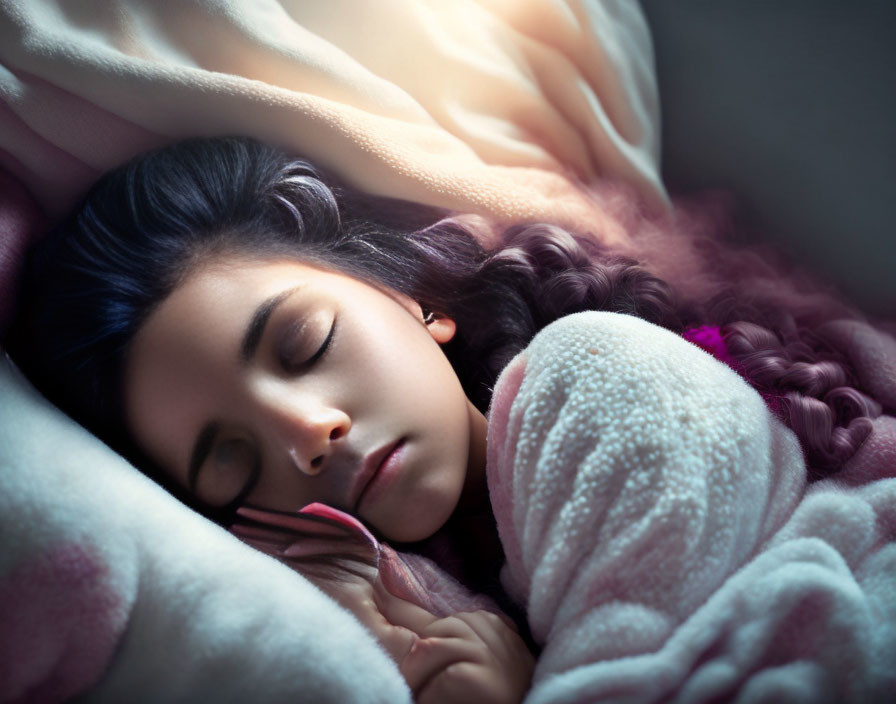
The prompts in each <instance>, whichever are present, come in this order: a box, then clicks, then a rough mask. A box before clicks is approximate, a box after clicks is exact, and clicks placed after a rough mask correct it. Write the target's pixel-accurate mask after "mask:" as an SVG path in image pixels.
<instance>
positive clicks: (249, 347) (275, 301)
mask: <svg viewBox="0 0 896 704" xmlns="http://www.w3.org/2000/svg"><path fill="white" fill-rule="evenodd" d="M300 288H301V286H294V287H292V288H288V289H286V290H285V291H281V292H280V293H277V294H274V295H273V296H271V297H270V298H267V299H265V300H264V301H262V302H261V304H259V306H258V308H256V309H255V312H254V313H253V314H252V319H251V320H250V321H249V325H248V326H247V327H246V334H245V335H243V342H242V344H241V345H240V363H241V364H243V365H246V364H248V363H249V361H250V360H251V359H252V357H254V356H255V351H256V350H257V349H258V344H259V343H260V342H261V337H262V335H264V328H265V325H267V323H268V319H269V318H270V317H271V314H272V313H273V312H274V311H275V310H276V309H277V306H279V305H280V304H281V303H283V301H285V300H286V299H287V298H289V297H290V296H291V295H292V294H294V293H295V292H296V291H298V290H299V289H300Z"/></svg>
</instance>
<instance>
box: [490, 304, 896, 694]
mask: <svg viewBox="0 0 896 704" xmlns="http://www.w3.org/2000/svg"><path fill="white" fill-rule="evenodd" d="M839 332H840V334H845V332H846V331H843V330H841V331H839ZM890 342H892V340H890ZM881 359H883V357H881ZM878 361H880V360H878ZM878 366H879V365H878ZM889 383H890V384H891V385H892V379H891V380H890V382H889ZM893 421H894V419H893V418H892V417H889V416H881V417H880V418H878V419H876V421H875V423H876V427H875V433H874V434H873V435H872V437H871V439H870V440H869V441H868V443H867V444H866V447H865V448H863V449H862V451H860V453H859V454H858V455H857V457H856V458H855V459H854V460H853V466H851V467H849V468H848V469H847V470H846V471H845V472H843V473H842V474H841V475H840V476H839V477H838V478H837V479H831V480H824V481H818V482H815V483H814V484H809V485H807V482H806V473H805V467H804V464H803V460H802V456H801V452H800V449H799V446H798V443H797V441H796V439H795V437H794V436H793V434H792V433H791V432H790V431H789V430H788V429H787V428H785V427H784V426H783V425H782V424H781V423H780V422H779V421H778V420H777V419H776V418H775V417H774V416H773V415H772V414H771V413H770V412H769V411H768V409H767V408H766V406H765V404H764V402H763V400H762V398H761V397H760V396H759V395H758V394H757V393H756V392H754V391H753V390H752V389H751V388H750V387H749V386H748V385H747V384H746V383H745V382H744V381H743V380H742V379H741V378H740V377H739V376H738V375H737V374H736V373H734V372H733V371H732V370H731V369H729V368H728V367H726V366H725V365H724V364H722V363H721V362H718V361H717V360H715V359H714V358H712V357H711V356H709V355H708V354H706V353H704V352H703V351H702V350H700V349H699V348H698V347H696V346H695V345H692V344H691V343H689V342H687V341H685V340H683V339H682V338H680V337H678V336H676V335H674V334H672V333H670V332H668V331H665V330H663V329H660V328H657V327H655V326H653V325H650V324H648V323H646V322H644V321H641V320H639V319H636V318H631V317H627V316H622V315H617V314H612V313H583V314H579V315H575V316H569V317H567V318H564V319H562V320H560V321H558V322H556V323H554V324H553V325H551V326H549V327H548V328H546V329H545V330H543V331H542V332H541V333H540V334H539V335H538V336H537V337H536V338H535V340H534V341H533V342H532V343H531V345H530V346H529V347H528V348H527V349H526V350H525V351H524V352H523V353H521V354H520V355H519V356H518V357H517V358H516V359H515V360H514V361H513V362H512V363H511V364H510V365H509V366H508V368H507V369H506V370H505V371H504V373H503V375H502V376H501V378H500V379H499V381H498V384H497V386H496V390H495V396H494V399H493V403H492V410H491V416H490V426H489V488H490V492H491V496H492V503H493V506H494V508H495V513H496V517H497V520H498V527H499V530H500V534H501V539H502V542H503V543H504V546H505V549H506V555H507V563H506V565H505V567H504V570H503V573H502V580H503V582H504V584H505V586H506V588H507V589H508V590H509V591H510V592H511V593H512V595H513V596H514V597H515V598H516V599H517V600H519V601H520V602H521V603H522V604H524V605H525V607H526V609H527V612H528V618H529V621H530V625H531V627H532V631H533V635H534V637H535V638H536V640H537V641H538V642H539V643H541V644H543V645H544V651H543V653H542V654H541V657H540V659H539V662H538V665H537V669H536V673H535V680H534V685H533V689H532V691H531V693H530V695H529V697H528V699H527V702H532V703H535V702H551V703H552V704H556V703H558V702H599V701H614V702H621V701H625V702H654V701H676V702H710V701H737V702H773V701H774V702H783V701H787V702H795V701H800V702H873V701H892V698H891V697H892V696H893V694H894V692H896V479H893V478H892V477H888V475H891V474H893V469H894V463H893V448H894V447H896V443H894V442H893V437H894V436H893V427H894V423H893ZM887 433H889V437H888V436H887ZM876 443H877V444H876ZM887 448H889V450H888V449H887ZM888 452H889V454H888ZM858 465H862V466H861V467H860V466H858Z"/></svg>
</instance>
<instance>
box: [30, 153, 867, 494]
mask: <svg viewBox="0 0 896 704" xmlns="http://www.w3.org/2000/svg"><path fill="white" fill-rule="evenodd" d="M600 197H602V198H603V199H604V205H605V207H606V209H607V211H608V212H610V213H611V214H613V215H614V217H616V218H617V220H619V221H621V222H622V223H623V225H624V226H625V227H626V228H627V230H628V231H629V232H630V233H631V234H632V241H631V245H628V246H626V247H625V248H624V249H623V248H621V247H620V248H616V249H614V250H611V249H609V248H608V247H606V246H603V245H600V244H597V243H596V242H595V241H594V240H592V239H580V238H577V237H575V236H573V235H572V234H570V233H569V232H567V231H566V230H563V229H562V228H559V227H556V226H553V225H547V224H526V225H519V226H515V227H511V228H510V229H508V230H507V231H505V232H504V233H503V234H502V235H501V236H500V237H499V238H498V244H497V246H496V247H495V248H493V249H491V250H486V249H484V248H483V246H482V245H481V244H480V241H479V239H477V237H476V236H475V235H474V234H473V232H472V231H471V228H470V227H469V226H468V225H469V219H468V218H464V217H449V214H448V213H445V212H442V211H438V210H435V209H432V208H427V207H423V206H419V205H416V204H412V203H407V202H404V201H396V200H391V199H383V198H374V197H371V196H367V195H365V194H362V193H358V192H357V191H354V190H352V189H350V188H347V187H345V186H343V185H341V184H339V183H338V182H336V180H335V179H332V178H330V177H327V176H325V175H323V174H321V173H320V172H319V171H318V170H316V169H315V168H314V167H313V166H311V165H310V164H308V163H307V162H306V161H304V160H301V159H297V158H295V157H293V156H290V155H287V154H285V153H283V152H280V151H278V150H276V149H274V148H272V147H270V146H267V145H264V144H261V143H259V142H256V141H254V140H249V139H243V138H212V139H194V140H187V141H185V142H181V143H178V144H174V145H171V146H169V147H165V148H163V149H161V150H157V151H155V152H150V153H149V154H146V155H143V156H141V157H138V158H136V159H135V160H133V161H131V162H129V163H128V164H125V165H124V166H122V167H120V168H118V169H116V170H114V171H112V172H110V173H109V174H107V175H105V176H104V177H103V178H102V179H100V181H99V182H98V183H97V184H96V185H95V186H94V188H93V189H92V190H91V192H90V193H89V194H88V195H87V197H86V199H85V201H84V202H83V204H82V205H81V207H80V208H79V209H78V211H77V212H76V213H75V214H74V215H73V216H72V217H71V218H70V219H69V220H68V221H66V222H65V223H63V224H62V225H61V226H60V227H59V228H57V230H56V231H54V232H53V233H51V234H50V235H49V236H47V237H46V238H44V240H43V241H42V242H41V243H40V245H39V246H38V248H37V249H36V250H35V252H34V253H33V255H32V258H31V264H30V266H29V269H28V275H27V284H26V290H25V298H26V300H27V301H28V305H27V307H26V308H25V310H24V313H23V315H22V316H21V317H20V321H19V324H18V325H17V330H18V333H17V334H16V337H17V338H18V339H20V340H21V341H22V342H21V344H19V345H17V346H18V347H19V348H20V349H21V353H20V354H19V355H18V357H19V359H20V362H21V363H22V364H23V366H24V367H26V371H28V372H29V373H30V374H31V376H32V377H33V378H34V379H35V381H36V382H37V383H38V385H39V386H40V387H41V388H42V389H43V390H44V392H45V393H47V395H48V396H49V397H50V398H51V399H52V400H53V401H55V402H56V403H57V404H58V405H59V406H61V407H62V408H63V409H64V410H66V411H67V412H68V413H70V414H71V415H72V416H73V417H75V418H76V419H78V420H79V421H80V422H82V423H83V424H84V425H85V426H86V427H88V429H90V430H91V431H93V432H94V433H96V434H97V435H99V436H100V437H102V438H104V439H105V440H106V441H107V442H109V443H110V444H111V445H112V446H113V447H115V448H116V449H118V450H119V451H120V452H122V453H124V454H125V455H126V456H128V457H129V458H131V459H132V460H133V461H135V462H136V463H137V464H138V465H140V466H143V467H151V465H150V464H149V463H148V461H147V459H146V458H145V457H143V456H142V455H141V453H140V452H139V449H138V448H136V447H134V446H133V444H132V443H131V441H130V439H129V435H128V432H127V428H125V427H124V426H123V425H122V423H123V421H122V419H123V418H124V414H123V413H122V395H123V390H122V371H123V365H124V359H125V356H126V354H127V350H128V346H129V344H130V342H131V339H132V338H133V336H134V334H135V333H136V331H137V330H138V329H139V327H140V325H141V324H142V323H143V321H145V320H146V318H147V316H148V315H149V314H150V313H151V312H152V310H153V309H154V307H155V306H156V305H158V304H159V302H161V301H162V300H164V298H165V297H166V296H167V295H168V294H169V293H170V292H171V291H172V290H173V289H174V288H175V287H176V286H177V284H178V282H179V281H181V280H182V278H183V277H184V276H185V275H186V274H187V273H188V272H189V271H190V270H191V268H192V267H193V266H195V265H196V263H197V262H200V261H202V260H203V259H204V258H207V257H210V256H214V255H216V254H219V253H239V254H244V255H250V256H255V257H266V256H278V257H282V256H290V257H295V258H297V259H299V260H302V261H305V262H308V263H312V264H317V265H322V266H326V267H329V268H332V269H335V270H337V271H342V272H344V273H347V274H350V275H353V276H356V277H358V278H360V279H362V280H365V281H368V282H371V283H376V284H380V285H386V286H388V287H391V288H393V289H395V290H397V291H400V292H402V293H404V294H407V295H408V296H410V297H411V298H413V299H415V300H417V301H418V302H419V303H420V304H421V306H422V307H423V308H425V309H428V310H433V311H438V312H441V313H443V314H446V315H449V316H450V317H452V318H454V320H455V321H456V322H457V329H458V332H457V334H456V336H455V338H454V339H453V340H452V341H451V342H450V343H449V344H448V345H446V346H445V352H446V355H447V356H448V358H449V359H450V361H451V362H452V364H453V366H454V368H455V371H456V372H457V374H458V377H459V378H460V380H461V383H462V384H463V386H464V389H465V391H466V392H467V394H468V396H469V397H470V399H471V400H472V401H473V403H474V404H476V405H477V406H478V407H479V408H480V409H483V410H484V409H485V408H486V407H487V405H488V402H489V399H490V396H491V389H492V386H493V384H494V381H495V379H496V378H497V375H498V374H499V373H500V371H501V369H503V367H504V366H505V365H506V364H507V362H508V361H509V360H510V359H511V358H512V357H513V356H514V355H515V354H516V353H517V352H518V351H520V350H521V349H522V348H523V347H524V346H525V345H526V344H527V343H528V342H529V340H530V339H531V338H532V336H533V335H534V334H535V333H536V332H537V331H538V330H539V329H541V328H542V327H544V326H545V325H546V324H548V323H550V322H551V321H552V320H555V319H556V318H558V317H560V316H562V315H566V314H569V313H573V312H577V311H581V310H588V309H598V310H608V311H614V312H620V313H626V314H630V315H635V316H638V317H641V318H644V319H646V320H648V321H650V322H653V323H656V324H658V325H662V326H664V327H667V328H669V329H672V330H675V331H678V332H680V331H682V330H683V329H684V327H685V326H687V325H695V324H702V323H709V324H716V325H723V326H726V327H724V334H725V339H726V342H727V343H728V344H729V346H730V348H731V351H732V355H733V356H734V357H735V358H736V359H738V360H740V361H742V362H743V368H744V369H745V370H746V375H747V377H748V378H749V379H750V380H751V381H752V382H753V383H754V384H755V385H756V386H757V388H761V389H762V390H764V392H766V393H773V394H777V395H779V396H781V397H782V398H784V399H786V403H787V408H788V412H787V415H786V418H785V420H787V422H788V423H789V424H790V426H791V427H792V428H793V429H794V431H795V432H796V434H797V436H798V437H799V439H800V442H801V443H802V444H803V447H804V448H805V450H806V453H807V457H808V458H809V462H810V464H811V465H812V466H813V468H815V469H820V470H828V471H830V470H833V469H836V468H837V467H839V466H841V465H842V463H843V462H844V461H845V460H846V459H848V457H849V456H851V453H852V452H854V451H855V449H856V448H857V447H858V444H860V442H861V440H862V439H863V438H864V437H865V435H867V432H868V427H869V420H868V418H870V417H873V416H874V415H875V414H876V413H879V412H880V410H879V406H878V405H877V404H876V403H875V402H874V401H873V400H872V399H870V398H869V397H868V396H866V395H865V394H864V393H863V392H862V390H861V389H859V388H858V387H857V386H856V384H855V380H854V379H853V378H852V377H851V375H850V373H849V367H848V365H847V364H846V362H845V361H843V360H841V359H839V358H836V355H834V354H833V353H832V351H830V350H827V349H825V348H823V347H822V346H820V345H818V344H816V342H815V341H813V340H812V339H811V338H810V337H808V336H807V335H806V334H805V330H807V329H810V328H811V325H812V324H813V321H814V323H817V322H819V321H820V320H823V319H828V318H830V317H831V316H832V315H833V314H835V313H837V312H838V311H839V310H841V309H840V308H838V307H837V305H836V304H835V303H832V300H833V299H830V298H829V297H825V296H823V295H820V294H817V293H816V292H814V291H810V290H808V289H806V290H805V291H803V290H799V287H797V286H795V285H794V286H789V284H788V286H789V287H788V286H782V283H781V282H782V281H790V279H782V278H781V276H780V271H779V270H778V269H776V268H775V267H774V266H773V265H772V264H770V263H769V260H768V259H767V258H765V257H762V256H759V255H758V254H755V253H747V254H742V253H741V254H735V253H733V250H732V248H731V247H729V246H726V245H725V244H724V243H720V242H719V241H718V238H717V237H716V235H717V230H718V228H717V227H716V225H717V223H716V222H715V221H714V220H713V218H711V217H707V216H706V209H703V210H702V211H701V213H699V217H698V216H695V215H694V214H693V213H689V212H688V211H687V209H679V210H677V211H675V213H673V215H672V216H668V217H666V218H665V219H662V218H661V219H656V218H650V217H647V216H646V215H644V214H643V213H641V212H640V211H638V210H637V207H636V206H635V205H633V203H634V202H635V201H634V200H633V199H631V198H629V197H627V196H626V194H625V193H624V192H623V191H610V190H608V191H606V192H605V193H603V194H600ZM701 228H702V229H701ZM598 235H599V233H598ZM667 281H668V282H669V283H667ZM850 314H851V313H850ZM822 407H823V408H822ZM824 409H827V410H824ZM152 473H153V474H155V475H158V476H157V478H159V479H160V480H162V481H164V473H160V472H158V471H157V470H156V471H153V472H152ZM169 488H172V489H173V487H171V486H170V485H169ZM182 498H183V497H182Z"/></svg>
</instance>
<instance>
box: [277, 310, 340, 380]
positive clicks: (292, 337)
mask: <svg viewBox="0 0 896 704" xmlns="http://www.w3.org/2000/svg"><path fill="white" fill-rule="evenodd" d="M305 327H306V326H304V325H303V326H295V327H294V328H292V329H291V330H290V332H289V333H288V334H287V335H286V336H284V338H283V339H282V340H281V342H280V346H279V352H278V355H279V357H280V366H281V367H282V368H283V371H285V372H286V373H287V374H297V373H299V372H301V371H304V370H305V369H308V368H310V367H311V366H312V365H314V364H315V363H316V362H317V361H318V360H320V359H321V358H323V356H324V355H325V354H326V353H327V350H329V348H330V343H331V342H332V341H333V335H334V333H335V332H336V318H333V321H332V323H330V329H329V331H328V332H327V335H326V337H324V340H323V342H322V343H321V344H320V346H319V347H318V348H317V349H316V350H315V351H314V352H313V353H312V354H311V355H310V356H306V354H305V353H304V352H303V350H302V347H303V343H304V339H303V338H304V337H305V336H304V335H303V334H302V332H303V330H304V328H305Z"/></svg>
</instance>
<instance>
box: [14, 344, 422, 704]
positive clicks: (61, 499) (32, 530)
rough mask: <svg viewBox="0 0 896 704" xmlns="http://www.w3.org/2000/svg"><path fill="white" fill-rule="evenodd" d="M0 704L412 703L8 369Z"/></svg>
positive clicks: (368, 646)
mask: <svg viewBox="0 0 896 704" xmlns="http://www.w3.org/2000/svg"><path fill="white" fill-rule="evenodd" d="M0 388H2V403H0V544H2V546H3V549H2V551H0V604H2V612H0V702H17V703H24V702H41V704H52V703H53V702H64V701H68V700H69V699H71V698H72V697H73V696H75V695H77V694H83V697H84V698H83V699H79V701H89V702H115V703H116V704H117V703H118V702H125V701H126V702H205V701H215V702H249V701H251V702H286V701H289V702H309V703H310V702H314V703H317V702H334V703H335V702H347V701H351V702H383V704H391V703H392V702H409V701H410V698H411V697H410V693H409V691H408V689H407V686H406V685H405V683H404V680H403V679H402V677H401V675H400V674H399V672H398V670H397V668H396V667H395V666H394V664H393V663H392V661H391V660H390V659H389V658H388V656H387V655H386V654H385V652H384V651H382V650H380V648H379V646H378V645H377V644H376V642H375V641H374V640H373V639H372V637H371V636H370V635H369V634H368V633H367V631H365V630H364V629H363V628H362V627H361V625H360V624H359V623H358V622H357V621H356V620H355V619H354V618H353V617H351V616H350V614H349V613H348V612H346V611H344V610H343V609H342V608H341V607H339V606H338V605H337V604H336V603H335V602H333V601H331V600H330V598H329V597H327V596H326V595H324V594H323V593H322V592H320V591H319V590H318V589H317V588H315V587H314V586H312V585H311V583H310V582H308V581H307V580H305V579H304V578H303V577H301V576H299V575H298V574H297V573H295V572H294V571H292V570H290V569H288V568H287V567H285V566H284V565H282V564H279V563H278V562H277V561H275V560H273V559H272V558H270V557H267V556H266V555H263V554H261V553H260V552H258V551H256V550H252V549H251V548H249V547H248V546H246V545H244V544H242V543H241V542H240V541H239V540H237V539H236V538H235V537H234V536H232V535H229V534H228V533H227V532H226V531H224V530H223V529H221V528H218V527H217V526H215V525H214V524H212V523H210V522H209V521H207V520H205V519H203V518H201V517H200V516H198V515H197V514H195V513H193V512H192V511H190V510H189V509H187V508H186V507H184V506H183V505H182V504H180V503H179V502H178V501H176V500H175V499H174V498H172V497H171V496H170V495H168V494H167V493H166V492H164V491H163V490H162V489H161V488H159V487H158V486H156V485H155V484H153V483H152V482H150V481H149V480H148V479H147V478H146V477H144V476H143V475H141V474H140V473H139V472H137V470H135V469H134V468H133V467H131V466H129V465H128V464H127V463H125V462H124V461H123V460H122V459H120V458H118V457H117V456H116V455H115V454H114V453H112V452H111V451H110V450H108V449H107V448H106V447H105V446H104V445H102V444H101V443H100V442H99V441H98V440H96V439H95V438H93V437H92V436H90V435H89V434H88V433H86V432H85V431H83V430H82V429H81V428H80V427H78V426H77V425H76V424H74V423H73V422H71V421H70V420H68V419H67V418H65V417H64V416H62V414H60V413H59V412H58V411H56V410H54V409H53V408H52V407H51V406H50V405H49V404H48V403H46V402H45V401H44V400H43V399H42V398H40V397H39V396H38V395H37V394H36V393H35V392H34V391H33V389H31V388H30V386H29V385H28V384H27V383H26V382H25V380H24V379H22V378H21V377H20V376H19V375H18V374H17V372H16V371H15V370H14V368H13V366H12V364H11V363H9V362H8V360H7V359H6V358H5V356H0Z"/></svg>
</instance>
